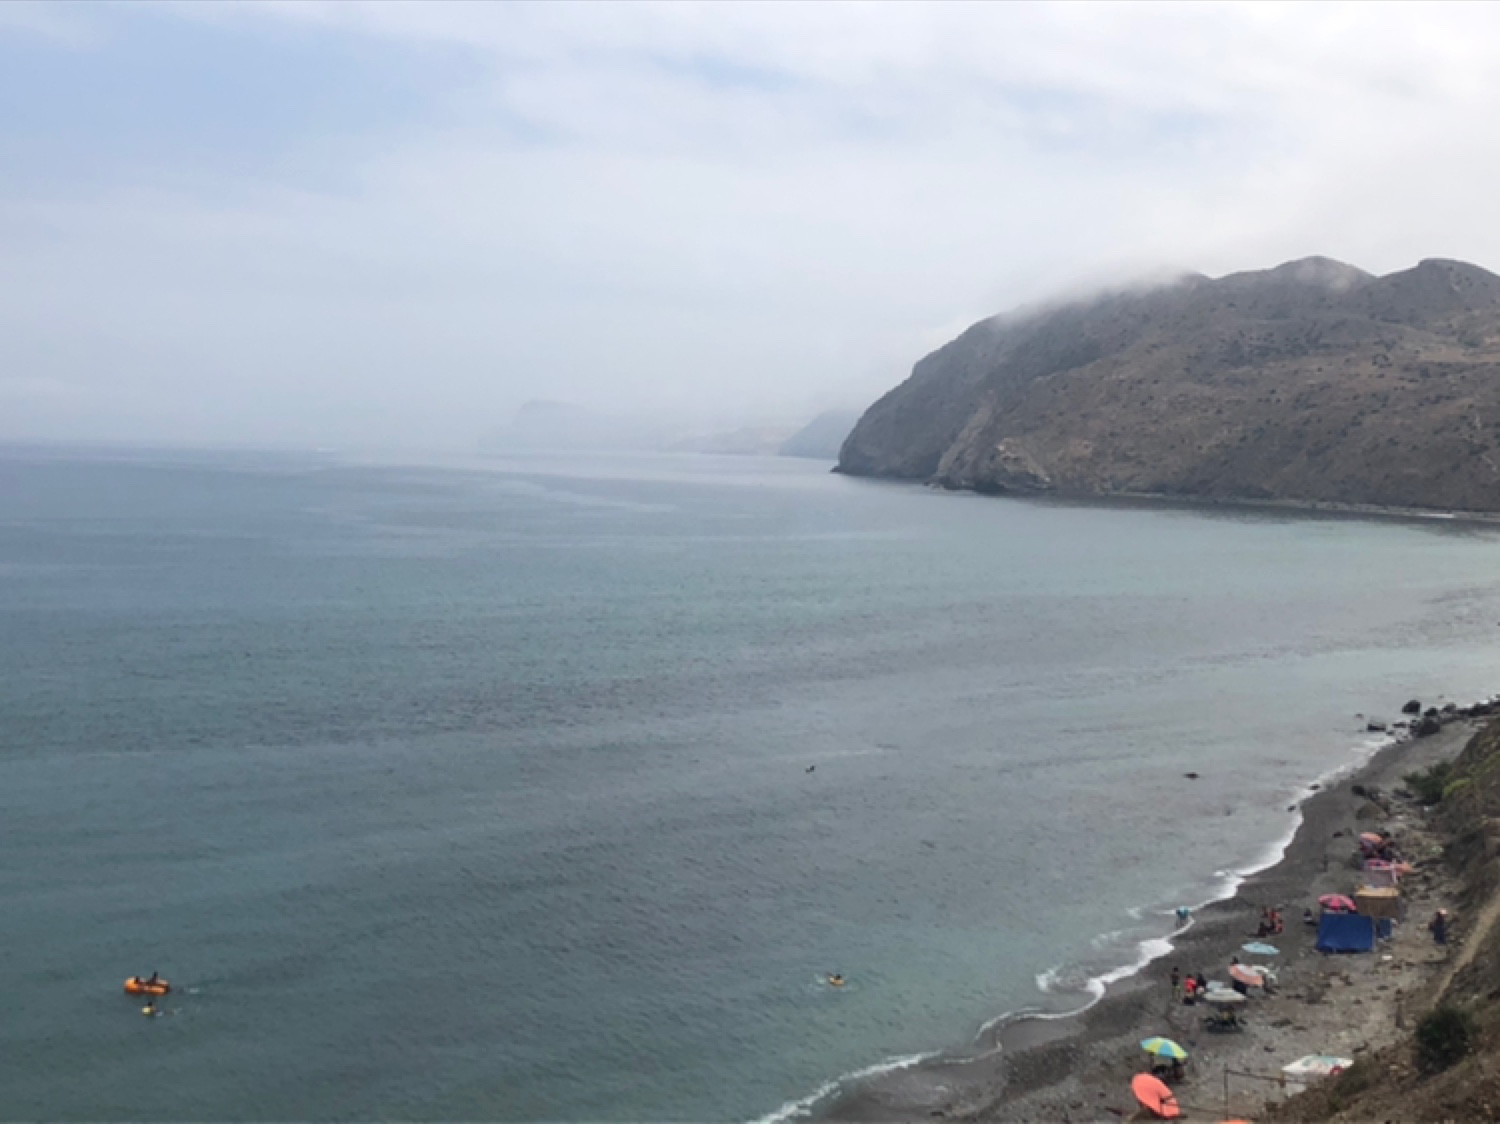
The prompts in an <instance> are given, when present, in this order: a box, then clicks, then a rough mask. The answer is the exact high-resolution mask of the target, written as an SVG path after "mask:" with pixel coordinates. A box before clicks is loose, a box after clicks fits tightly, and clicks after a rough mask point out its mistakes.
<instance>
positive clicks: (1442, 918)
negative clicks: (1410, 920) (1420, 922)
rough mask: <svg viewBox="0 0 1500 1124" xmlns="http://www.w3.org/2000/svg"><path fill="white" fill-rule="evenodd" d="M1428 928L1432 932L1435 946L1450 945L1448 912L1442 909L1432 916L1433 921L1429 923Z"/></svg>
mask: <svg viewBox="0 0 1500 1124" xmlns="http://www.w3.org/2000/svg"><path fill="white" fill-rule="evenodd" d="M1427 928H1428V929H1429V930H1430V931H1431V932H1432V940H1433V943H1434V944H1447V943H1448V911H1447V910H1446V909H1440V910H1438V911H1437V912H1436V913H1434V914H1433V915H1432V920H1431V921H1429V922H1427Z"/></svg>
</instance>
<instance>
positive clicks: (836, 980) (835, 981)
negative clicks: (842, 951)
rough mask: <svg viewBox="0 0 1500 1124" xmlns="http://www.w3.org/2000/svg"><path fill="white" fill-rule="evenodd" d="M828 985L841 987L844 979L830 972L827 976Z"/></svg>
mask: <svg viewBox="0 0 1500 1124" xmlns="http://www.w3.org/2000/svg"><path fill="white" fill-rule="evenodd" d="M828 983H829V985H830V986H832V987H843V986H844V977H843V976H841V975H839V974H838V973H837V972H832V973H830V974H829V976H828Z"/></svg>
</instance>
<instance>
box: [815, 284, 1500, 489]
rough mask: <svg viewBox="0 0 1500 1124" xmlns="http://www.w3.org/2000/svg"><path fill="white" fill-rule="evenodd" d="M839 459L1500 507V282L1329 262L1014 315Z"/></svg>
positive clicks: (944, 355)
mask: <svg viewBox="0 0 1500 1124" xmlns="http://www.w3.org/2000/svg"><path fill="white" fill-rule="evenodd" d="M839 470H840V471H842V472H846V473H851V474H855V475H873V476H893V477H904V478H915V479H924V480H931V481H933V482H935V483H939V484H942V485H944V486H947V487H953V488H972V489H975V490H978V491H994V492H1007V491H1020V492H1028V491H1030V492H1035V491H1043V492H1057V493H1060V494H1071V495H1110V494H1142V493H1145V494H1165V495H1171V496H1181V497H1191V498H1202V499H1226V500H1227V499H1242V500H1285V501H1308V502H1325V503H1336V504H1372V505H1381V506H1391V507H1413V508H1432V509H1440V510H1463V511H1484V512H1491V511H1500V277H1497V276H1496V275H1494V274H1492V273H1489V272H1487V271H1485V270H1483V269H1480V268H1478V267H1477V266H1473V265H1466V264H1464V263H1462V262H1454V261H1438V260H1430V261H1424V262H1422V263H1421V264H1420V265H1418V266H1416V267H1415V268H1413V269H1409V270H1406V271H1404V272H1400V273H1394V274H1391V275H1389V276H1386V277H1378V278H1377V277H1373V276H1371V275H1370V274H1367V273H1364V272H1362V271H1360V270H1358V269H1355V268H1353V267H1351V266H1347V265H1343V264H1341V263H1338V262H1334V261H1329V260H1327V259H1324V258H1309V259H1306V260H1304V261H1298V262H1291V263H1288V264H1286V265H1282V266H1279V267H1277V268H1276V269H1271V270H1266V271H1263V272H1255V273H1241V274H1234V275H1231V276H1228V277H1223V278H1220V279H1218V280H1210V279H1208V278H1206V277H1201V276H1191V277H1186V278H1183V279H1181V280H1179V281H1177V282H1174V283H1172V284H1170V285H1165V286H1160V287H1156V288H1152V289H1146V290H1140V291H1131V292H1119V293H1113V294H1109V295H1105V296H1100V297H1097V298H1094V299H1092V300H1088V301H1083V302H1075V303H1070V304H1065V305H1061V306H1057V307H1053V308H1049V309H1044V310H1041V311H1035V312H1030V313H1025V314H1017V315H1011V316H1001V317H996V318H994V319H991V320H986V321H983V322H981V323H979V324H976V325H974V326H973V327H972V328H970V329H969V330H968V331H967V332H965V333H964V334H963V335H962V336H960V337H959V338H958V339H956V340H954V341H953V342H951V343H949V344H947V345H946V346H945V347H943V348H941V349H939V350H938V351H936V352H934V353H933V354H931V355H929V356H927V357H926V358H925V359H923V360H921V362H919V363H918V364H917V365H916V367H915V368H914V370H913V372H912V375H911V377H910V378H909V379H907V381H906V382H904V383H903V384H901V385H900V386H899V387H897V388H896V389H894V390H892V391H891V392H890V393H889V394H887V395H885V396H884V397H883V398H881V399H880V400H879V401H878V402H876V403H875V404H874V405H873V406H871V407H870V409H869V410H868V411H866V413H865V415H864V416H863V417H862V418H861V419H860V421H859V424H858V425H857V426H856V427H855V429H854V431H853V432H852V433H851V434H850V435H849V438H848V440H847V441H846V442H845V443H844V446H843V450H842V452H841V454H840V459H839Z"/></svg>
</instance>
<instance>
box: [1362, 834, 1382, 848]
mask: <svg viewBox="0 0 1500 1124" xmlns="http://www.w3.org/2000/svg"><path fill="white" fill-rule="evenodd" d="M1359 841H1360V842H1361V843H1373V844H1375V846H1377V847H1378V846H1380V845H1381V844H1382V843H1384V842H1385V838H1384V837H1383V836H1380V835H1376V834H1375V833H1374V832H1373V831H1366V832H1363V833H1361V834H1360V837H1359Z"/></svg>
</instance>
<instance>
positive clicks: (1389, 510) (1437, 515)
mask: <svg viewBox="0 0 1500 1124" xmlns="http://www.w3.org/2000/svg"><path fill="white" fill-rule="evenodd" d="M829 472H831V473H833V474H834V475H837V476H844V477H847V478H848V479H850V480H869V481H875V482H877V483H883V484H908V485H912V486H915V487H919V488H927V489H930V490H932V491H935V492H944V493H947V494H950V495H955V496H964V495H968V496H980V497H983V498H985V499H1001V500H1023V501H1032V502H1039V503H1049V502H1050V503H1058V504H1082V505H1088V506H1095V505H1097V506H1103V507H1117V506H1122V507H1132V506H1134V507H1145V508H1180V509H1185V510H1189V511H1195V510H1198V511H1201V510H1210V511H1215V510H1218V511H1236V510H1243V511H1268V512H1284V513H1287V514H1292V515H1298V514H1301V515H1327V516H1342V517H1347V518H1350V519H1366V520H1367V519H1390V520H1399V521H1402V522H1408V521H1409V522H1423V523H1432V522H1441V523H1455V524H1460V525H1462V524H1475V525H1478V526H1483V527H1494V526H1495V525H1496V524H1500V511H1470V510H1467V509H1463V508H1441V507H1400V506H1395V505H1390V504H1376V503H1352V502H1345V501H1340V500H1311V499H1294V498H1280V499H1278V498H1261V499H1257V498H1256V497H1253V496H1190V495H1180V494H1177V493H1173V492H1074V491H1062V490H1054V489H1046V490H1044V489H1036V490H1031V491H1027V490H1021V489H1011V490H1008V491H993V490H988V489H985V488H974V487H958V486H954V485H950V484H945V483H943V482H942V481H939V480H934V479H931V478H926V479H919V478H917V477H914V476H894V475H885V474H881V473H863V472H845V471H843V470H842V469H841V468H840V467H839V466H838V465H837V464H835V465H834V466H833V467H832V468H831V469H829Z"/></svg>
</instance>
